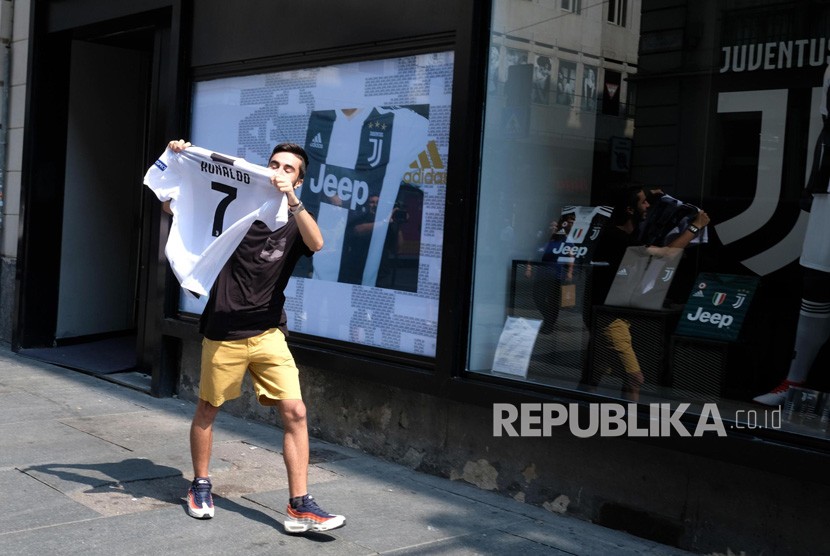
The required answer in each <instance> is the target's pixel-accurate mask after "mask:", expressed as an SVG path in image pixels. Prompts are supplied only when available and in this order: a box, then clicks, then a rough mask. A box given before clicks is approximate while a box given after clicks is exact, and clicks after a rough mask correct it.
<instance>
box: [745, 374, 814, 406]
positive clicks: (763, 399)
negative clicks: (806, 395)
mask: <svg viewBox="0 0 830 556" xmlns="http://www.w3.org/2000/svg"><path fill="white" fill-rule="evenodd" d="M802 384H804V383H803V382H792V381H791V380H786V379H784V380H782V381H781V384H779V385H778V386H776V387H775V388H773V389H772V390H771V391H770V392H768V393H766V394H761V395H760V396H755V397H754V398H752V401H754V402H757V403H760V404H763V405H771V406H775V405H784V400H786V399H787V390H789V389H790V386H801V385H802Z"/></svg>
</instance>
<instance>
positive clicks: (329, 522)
mask: <svg viewBox="0 0 830 556" xmlns="http://www.w3.org/2000/svg"><path fill="white" fill-rule="evenodd" d="M287 512H288V519H286V520H285V530H286V531H287V532H289V533H304V532H306V531H309V530H311V531H329V530H331V529H337V528H338V527H343V526H344V525H345V524H346V518H345V517H343V516H342V515H332V514H330V513H327V512H324V511H323V510H322V509H321V508H320V506H318V505H317V502H315V501H314V498H313V497H312V496H311V495H310V494H306V495H305V496H303V501H302V503H301V504H300V505H299V506H297V507H296V508H292V507H291V504H290V503H289V504H288V510H287Z"/></svg>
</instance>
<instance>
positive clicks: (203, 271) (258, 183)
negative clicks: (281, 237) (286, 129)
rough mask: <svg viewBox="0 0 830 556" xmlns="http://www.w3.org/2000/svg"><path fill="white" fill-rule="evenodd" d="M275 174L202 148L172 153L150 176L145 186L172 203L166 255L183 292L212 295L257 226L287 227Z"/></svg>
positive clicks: (163, 159)
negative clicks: (229, 262)
mask: <svg viewBox="0 0 830 556" xmlns="http://www.w3.org/2000/svg"><path fill="white" fill-rule="evenodd" d="M272 174H273V171H272V170H270V169H268V168H264V167H262V166H258V165H255V164H251V163H250V162H248V161H246V160H243V159H241V158H233V157H230V156H226V155H222V154H218V153H213V152H211V151H208V150H206V149H202V148H200V147H189V148H187V149H185V150H183V151H181V152H180V153H175V152H173V151H172V150H170V149H169V148H168V149H166V150H165V151H164V153H162V155H161V157H160V158H159V159H158V160H157V161H156V162H155V164H153V166H151V167H150V168H149V170H147V173H146V175H145V176H144V184H145V185H147V186H148V187H149V188H150V189H151V190H152V191H153V193H155V195H156V197H158V199H159V200H160V201H162V202H164V201H168V200H169V201H171V203H170V209H171V210H172V212H173V224H172V226H171V228H170V235H169V236H168V238H167V245H166V246H165V249H164V253H165V255H167V260H168V261H169V262H170V266H171V267H172V268H173V273H174V274H175V275H176V278H177V279H178V280H179V283H180V284H181V286H182V287H183V288H185V289H187V290H190V291H192V292H194V293H197V294H200V295H207V292H208V291H209V290H210V287H211V285H212V284H213V281H214V280H215V279H216V276H217V275H218V274H219V271H220V270H221V269H222V266H223V265H224V264H225V262H226V261H227V260H228V258H229V257H230V255H231V253H233V251H234V249H236V247H237V246H238V245H239V243H240V241H242V238H243V237H244V236H245V233H246V232H247V231H248V229H249V228H250V226H251V224H253V222H254V221H255V220H259V221H261V222H263V223H265V224H266V225H267V226H268V228H269V229H270V230H277V229H279V228H280V227H282V226H283V225H284V224H285V223H286V222H287V221H288V206H287V202H286V199H285V195H284V194H282V193H280V192H279V190H277V189H276V188H275V187H274V186H273V185H272V184H271V178H270V176H271V175H272Z"/></svg>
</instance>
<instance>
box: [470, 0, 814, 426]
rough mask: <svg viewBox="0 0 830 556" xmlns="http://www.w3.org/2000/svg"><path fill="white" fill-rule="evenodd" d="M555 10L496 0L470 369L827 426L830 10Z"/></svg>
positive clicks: (756, 5)
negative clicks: (680, 15) (829, 70)
mask: <svg viewBox="0 0 830 556" xmlns="http://www.w3.org/2000/svg"><path fill="white" fill-rule="evenodd" d="M561 7H564V6H556V5H554V3H542V2H524V1H519V0H494V2H493V11H492V22H491V40H490V47H489V50H488V53H489V62H490V63H489V71H488V83H487V98H486V107H485V117H484V132H483V136H482V156H481V160H482V163H481V173H480V196H479V199H478V221H477V227H476V250H475V254H476V256H475V269H474V285H473V291H472V311H471V336H470V345H469V357H468V370H469V371H470V372H472V373H477V374H487V375H492V376H497V377H501V378H504V379H507V380H513V381H521V382H529V383H534V384H541V385H547V386H550V387H554V388H558V389H564V390H580V391H583V392H585V391H587V392H593V393H595V394H596V395H597V396H602V397H610V398H615V399H619V400H628V401H636V402H638V403H640V404H643V403H668V404H670V405H671V406H672V407H677V406H679V405H682V404H686V403H688V404H690V405H691V407H692V408H698V409H700V408H702V407H704V406H707V405H709V406H710V407H711V406H712V404H714V407H715V408H716V409H717V410H719V411H720V413H721V416H722V417H723V418H724V419H726V420H728V421H730V422H731V423H732V424H733V426H735V427H743V428H752V429H760V428H765V429H777V430H783V431H786V432H791V433H797V434H800V435H809V436H818V437H827V434H828V420H830V403H828V401H827V398H828V397H830V395H828V394H826V393H825V392H830V376H825V375H828V374H830V373H827V372H826V369H827V368H830V344H828V341H827V340H828V338H830V294H828V292H830V242H828V240H827V238H828V237H830V233H828V231H827V230H826V229H822V226H824V225H826V222H830V212H827V213H825V212H824V211H825V210H826V207H827V205H830V202H828V201H827V199H828V195H827V193H828V182H830V170H828V169H827V168H825V166H827V167H828V168H830V163H828V164H825V162H826V161H825V158H826V156H825V155H824V148H825V145H826V144H827V143H828V140H827V139H826V133H827V131H826V129H824V128H823V121H824V120H825V119H826V117H827V113H828V112H827V108H826V104H827V90H826V88H822V84H823V82H824V83H825V84H826V83H827V80H828V78H827V77H826V76H824V72H825V68H826V67H827V66H828V61H829V60H830V56H829V55H828V53H829V52H830V41H828V39H827V38H826V29H827V23H828V13H830V8H828V7H827V5H826V4H825V3H823V2H818V1H815V2H804V3H800V4H799V7H798V9H793V5H792V4H791V3H788V2H766V1H765V2H752V1H749V2H723V3H716V4H710V3H696V2H692V1H689V2H687V5H686V7H685V10H686V12H685V13H687V16H686V17H688V21H687V22H686V23H685V25H683V24H681V25H678V22H677V21H674V20H672V19H671V17H673V16H670V15H669V14H667V13H666V12H665V10H662V9H661V6H660V5H659V3H658V2H651V1H649V0H636V1H631V0H628V1H623V2H606V3H596V4H593V5H591V6H588V5H584V4H583V5H582V9H581V10H574V11H573V12H563V10H562V9H559V8H561ZM701 21H707V22H711V25H707V26H700V25H699V22H701ZM704 27H705V28H706V29H707V30H704ZM641 29H648V30H649V31H647V32H642V33H641ZM678 29H679V30H678ZM635 93H636V94H635ZM814 153H816V154H815V155H814ZM634 185H636V186H637V187H639V188H641V193H638V192H637V191H634V190H633V189H627V188H630V187H632V186H634ZM626 192H628V193H632V192H633V193H632V194H634V195H635V197H634V200H637V199H640V200H641V202H640V203H639V204H638V203H635V202H634V200H631V199H629V201H630V202H629V203H627V204H628V206H630V207H632V208H631V210H630V213H631V214H637V215H639V216H637V217H634V218H627V217H626V213H625V210H624V208H623V209H622V210H621V208H622V207H624V206H625V205H626V204H625V203H622V204H621V203H620V201H622V200H624V199H625V198H626V197H625V193H626ZM638 194H639V195H641V197H637V195H638ZM642 201H644V202H642ZM618 204H621V206H620V207H617V209H616V210H615V206H617V205H618ZM637 207H639V208H637ZM701 210H702V211H703V212H704V213H705V218H704V216H702V215H701V214H700V211H701ZM827 210H830V209H827ZM704 221H705V222H706V223H707V224H708V225H706V226H702V229H701V230H700V231H696V230H695V228H696V227H698V226H696V224H700V223H702V222H704ZM626 222H628V223H632V224H631V225H632V226H633V227H630V228H629V227H626V226H628V224H625V223H626ZM690 224H691V225H692V226H691V227H690V226H689V225H690ZM615 229H616V231H614V230H615ZM618 232H619V233H622V232H625V233H626V234H627V235H626V236H625V242H626V243H624V244H623V245H622V249H621V250H619V253H618V254H619V256H618V257H616V258H615V257H614V256H612V255H610V253H611V252H610V251H609V246H610V245H613V244H614V241H615V240H613V237H617V234H618ZM620 237H622V236H619V237H617V239H619V238H620ZM683 238H685V239H683ZM616 243H617V245H619V242H616ZM626 244H628V248H627V249H626ZM685 244H688V245H685ZM674 245H681V247H676V248H668V249H667V247H671V246H674ZM657 248H660V249H657ZM603 287H605V288H606V289H604V290H603V289H602V288H603ZM637 375H639V376H637ZM785 379H788V382H782V381H783V380H785ZM640 383H641V384H640ZM779 386H780V388H779Z"/></svg>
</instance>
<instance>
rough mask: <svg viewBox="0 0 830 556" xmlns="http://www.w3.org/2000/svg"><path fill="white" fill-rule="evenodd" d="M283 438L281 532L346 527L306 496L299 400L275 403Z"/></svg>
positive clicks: (304, 424) (305, 444) (303, 421)
mask: <svg viewBox="0 0 830 556" xmlns="http://www.w3.org/2000/svg"><path fill="white" fill-rule="evenodd" d="M279 411H280V416H281V417H282V423H283V430H284V434H285V436H284V439H283V458H284V460H285V468H286V470H287V471H288V492H289V497H290V500H289V502H288V508H287V510H286V511H287V513H288V519H286V520H285V524H284V525H285V530H286V531H287V532H289V533H303V532H305V531H309V530H310V531H329V530H331V529H336V528H338V527H342V526H343V525H345V524H346V518H345V517H343V516H342V515H335V514H330V513H328V512H326V511H324V510H323V509H322V508H320V506H318V505H317V502H316V501H315V500H314V498H313V497H312V496H311V495H309V494H308V422H307V420H306V408H305V404H304V403H303V401H302V400H281V401H280V402H279Z"/></svg>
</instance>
